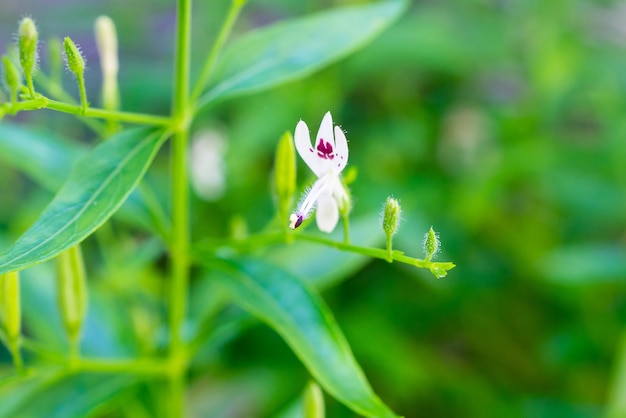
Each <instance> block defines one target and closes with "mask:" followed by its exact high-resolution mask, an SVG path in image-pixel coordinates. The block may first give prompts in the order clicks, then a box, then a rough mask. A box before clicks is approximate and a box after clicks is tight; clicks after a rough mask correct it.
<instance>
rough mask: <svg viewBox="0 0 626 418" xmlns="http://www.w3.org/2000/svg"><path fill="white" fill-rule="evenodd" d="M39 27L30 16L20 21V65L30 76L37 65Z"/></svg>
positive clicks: (18, 36) (18, 37)
mask: <svg viewBox="0 0 626 418" xmlns="http://www.w3.org/2000/svg"><path fill="white" fill-rule="evenodd" d="M37 39H38V33H37V27H36V26H35V22H34V21H33V19H31V18H30V17H25V18H24V19H22V20H21V21H20V27H19V29H18V35H17V47H18V50H19V56H20V66H21V67H22V71H23V72H24V75H25V76H26V77H27V78H28V77H29V76H30V75H31V74H32V72H33V71H34V69H35V66H36V65H37Z"/></svg>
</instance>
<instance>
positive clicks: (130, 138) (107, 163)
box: [0, 128, 165, 273]
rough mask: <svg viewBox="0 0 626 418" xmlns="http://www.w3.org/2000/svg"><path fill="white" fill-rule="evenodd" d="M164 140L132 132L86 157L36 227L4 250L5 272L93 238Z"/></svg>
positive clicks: (0, 257)
mask: <svg viewBox="0 0 626 418" xmlns="http://www.w3.org/2000/svg"><path fill="white" fill-rule="evenodd" d="M164 139H165V136H164V135H163V134H162V133H161V132H156V131H154V130H151V129H146V128H141V129H133V130H128V131H125V132H123V133H120V134H118V135H115V136H113V137H111V138H110V139H108V140H107V141H106V142H103V143H101V144H100V145H98V146H97V147H95V148H94V149H93V150H91V151H90V152H88V153H87V154H85V155H84V156H83V157H81V158H80V159H79V160H78V161H77V162H76V164H75V165H74V167H73V169H72V172H71V174H70V177H69V178H68V179H67V181H66V182H65V184H64V185H63V187H62V188H61V190H59V192H58V193H57V195H56V196H55V197H54V199H53V200H52V202H51V203H50V204H49V205H48V207H47V208H46V209H45V210H44V212H43V213H42V214H41V215H40V216H39V218H38V219H37V220H36V221H35V223H34V225H33V226H31V227H30V229H28V230H27V231H26V232H25V233H24V234H23V235H22V236H21V237H20V238H19V239H18V240H17V242H16V243H15V244H14V245H13V246H12V247H10V248H9V249H7V250H6V251H5V252H3V253H2V254H0V272H1V273H4V272H8V271H14V270H21V269H24V268H26V267H28V266H31V265H33V264H36V263H39V262H42V261H45V260H48V259H50V258H52V257H54V256H55V255H57V254H58V253H60V252H61V251H63V250H65V249H67V248H69V247H71V246H72V245H75V244H76V243H78V242H80V241H82V240H83V239H85V238H86V237H87V236H89V235H90V234H91V233H92V232H93V231H94V230H96V229H97V228H98V227H99V226H100V225H102V224H103V223H104V222H105V221H106V220H107V219H109V217H110V216H111V215H112V214H113V213H115V211H116V210H117V209H118V208H119V207H120V205H121V204H122V203H123V202H124V200H126V198H127V197H128V195H129V194H130V192H131V191H132V190H133V188H134V187H135V186H136V185H137V183H138V182H139V180H141V178H142V177H143V175H144V174H145V172H146V170H147V169H148V167H149V166H150V163H151V162H152V159H153V157H154V155H155V154H156V152H157V151H158V149H159V147H160V146H161V144H162V143H163V141H164Z"/></svg>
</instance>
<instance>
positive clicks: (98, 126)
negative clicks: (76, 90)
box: [37, 72, 108, 138]
mask: <svg viewBox="0 0 626 418" xmlns="http://www.w3.org/2000/svg"><path fill="white" fill-rule="evenodd" d="M60 79H61V77H60V76H54V75H51V76H50V77H48V76H46V75H45V74H43V73H42V72H38V73H37V83H38V84H39V87H40V88H43V90H44V91H45V92H46V93H47V94H48V95H50V96H51V97H52V98H53V99H55V100H60V101H62V102H66V103H69V104H75V102H76V101H75V100H74V98H73V97H72V96H71V95H70V94H69V93H68V92H66V91H65V90H63V86H62V85H61V84H60ZM79 120H80V121H81V122H82V123H84V124H85V125H86V126H87V127H88V128H89V129H91V130H92V131H93V132H95V133H96V134H97V135H98V136H99V137H101V138H105V137H107V136H108V135H107V130H106V128H105V127H104V125H102V123H101V122H99V121H97V120H93V119H87V118H79Z"/></svg>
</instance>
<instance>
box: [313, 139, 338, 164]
mask: <svg viewBox="0 0 626 418" xmlns="http://www.w3.org/2000/svg"><path fill="white" fill-rule="evenodd" d="M317 155H318V156H319V157H320V158H324V159H325V160H332V159H333V158H335V155H334V154H333V146H332V145H330V143H329V142H325V141H324V139H322V138H320V143H319V144H317Z"/></svg>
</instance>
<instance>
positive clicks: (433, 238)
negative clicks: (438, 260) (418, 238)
mask: <svg viewBox="0 0 626 418" xmlns="http://www.w3.org/2000/svg"><path fill="white" fill-rule="evenodd" d="M439 246H440V243H439V236H438V235H437V233H436V232H435V231H434V230H433V227H432V226H431V227H430V229H429V230H428V232H427V233H426V235H425V236H424V252H425V253H426V260H428V261H430V260H431V259H432V258H433V256H434V255H435V254H437V252H438V251H439Z"/></svg>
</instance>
